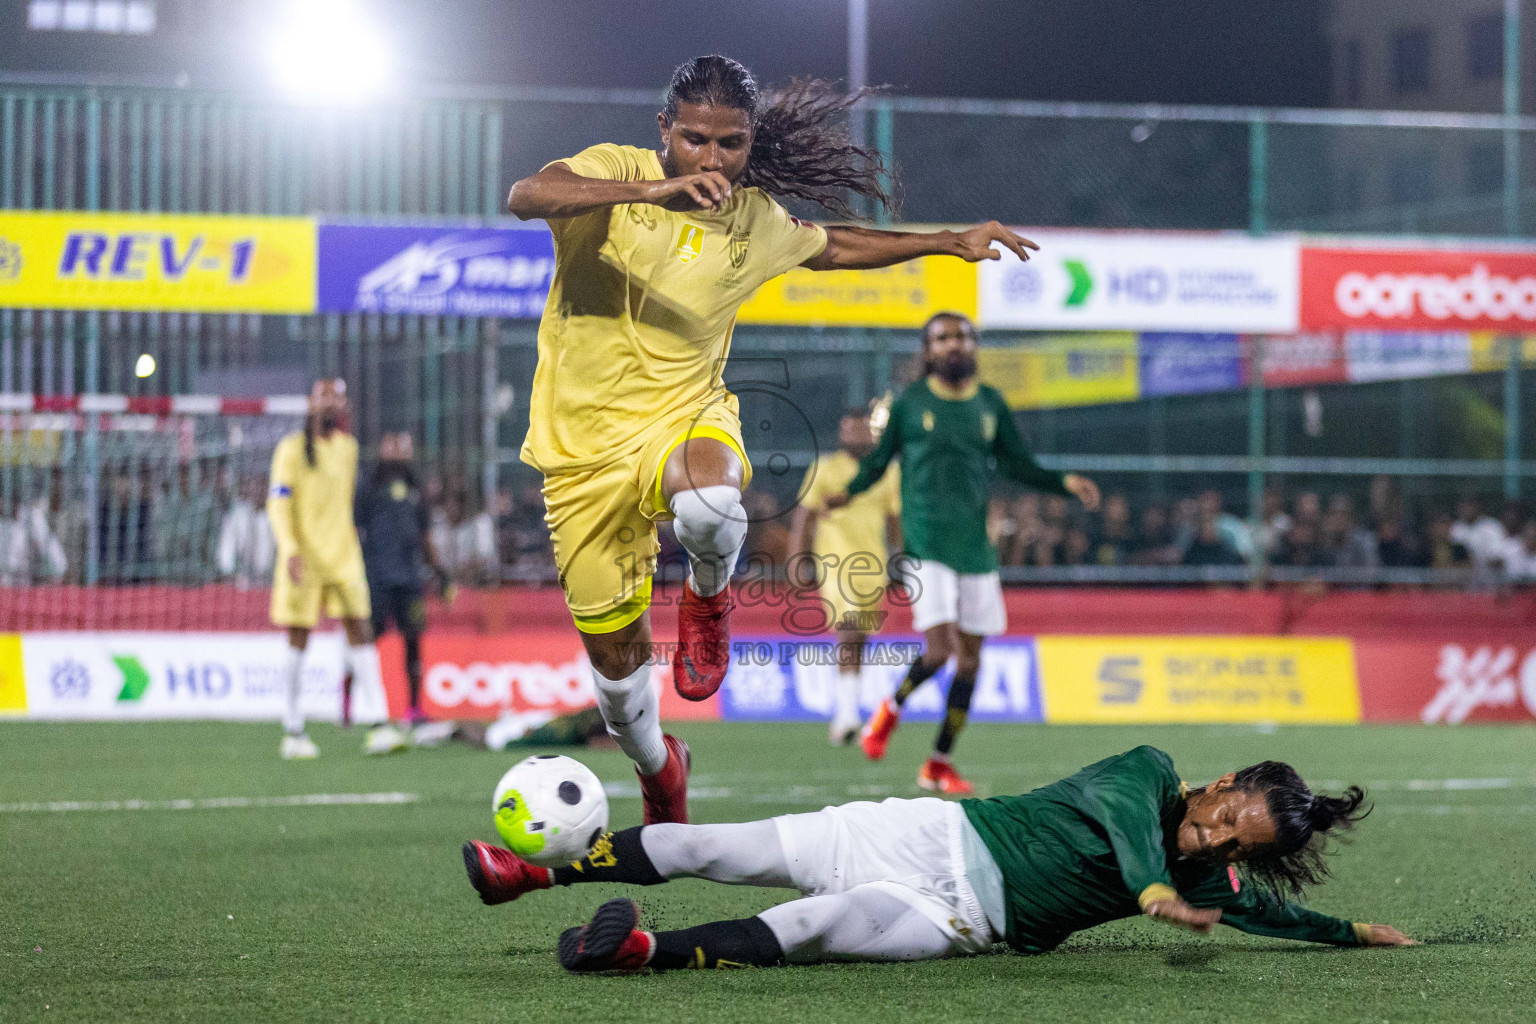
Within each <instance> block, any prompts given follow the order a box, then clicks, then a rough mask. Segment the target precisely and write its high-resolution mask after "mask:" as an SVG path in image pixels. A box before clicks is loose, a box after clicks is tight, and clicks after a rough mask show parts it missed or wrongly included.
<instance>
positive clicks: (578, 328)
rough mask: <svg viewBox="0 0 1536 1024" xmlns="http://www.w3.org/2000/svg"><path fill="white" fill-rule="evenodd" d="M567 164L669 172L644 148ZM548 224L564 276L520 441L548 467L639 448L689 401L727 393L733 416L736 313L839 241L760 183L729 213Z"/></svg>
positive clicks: (628, 211) (601, 174)
mask: <svg viewBox="0 0 1536 1024" xmlns="http://www.w3.org/2000/svg"><path fill="white" fill-rule="evenodd" d="M557 162H558V163H563V164H565V165H566V166H567V167H569V168H570V169H571V170H572V171H574V172H576V173H577V174H580V175H582V176H583V177H588V178H605V179H609V180H614V181H646V180H657V179H660V178H662V177H664V176H665V175H664V174H663V172H662V169H661V161H660V159H659V158H658V157H657V154H656V153H655V151H653V150H649V149H637V148H635V147H633V146H615V145H611V144H603V145H600V146H593V147H592V148H590V149H586V150H583V151H582V152H580V153H578V154H577V155H576V156H574V157H569V158H567V159H565V160H561V161H557ZM549 225H550V230H551V231H552V232H553V233H554V236H555V275H554V280H553V281H552V282H551V284H550V289H549V302H548V304H547V305H546V306H545V307H544V317H543V319H542V320H541V321H540V323H539V362H538V368H537V369H536V370H535V371H534V375H533V392H532V395H531V397H530V404H531V409H530V413H529V425H528V435H527V438H526V439H525V440H524V442H523V450H522V459H523V461H524V462H526V463H528V464H529V465H531V466H534V467H536V468H538V469H540V470H542V471H544V472H546V473H547V472H551V471H555V470H569V469H580V468H582V467H583V466H590V465H593V464H595V463H599V462H602V461H605V460H607V459H610V458H612V457H614V456H621V455H625V454H628V453H631V452H633V451H635V450H637V449H638V448H639V446H640V445H641V444H643V443H644V437H645V430H646V428H647V427H648V426H650V425H652V424H654V423H655V422H657V421H658V420H659V419H661V418H663V417H665V416H666V415H667V414H669V413H672V412H675V411H677V410H686V409H689V408H694V407H702V406H704V405H707V404H709V403H711V402H717V401H720V402H726V403H729V406H730V408H731V410H732V412H733V413H734V412H735V410H736V399H735V397H734V396H733V395H731V394H730V393H729V392H728V391H726V389H725V387H724V385H723V383H722V382H721V373H722V371H723V369H724V366H725V360H726V356H727V355H729V353H730V348H731V331H732V329H733V328H734V326H735V323H736V310H737V309H738V308H739V307H740V306H741V304H742V303H743V302H745V301H746V300H747V299H749V298H750V297H751V296H752V293H753V292H754V291H756V290H757V288H758V286H759V285H761V284H762V283H763V282H764V281H767V280H769V279H770V278H773V277H777V276H778V275H779V274H782V273H784V272H785V271H786V270H789V269H790V268H791V267H796V266H799V265H800V264H801V263H804V262H805V261H806V260H808V259H810V258H811V257H812V256H815V255H816V254H817V253H819V252H821V251H822V249H824V248H826V244H827V233H826V231H825V230H823V229H822V228H820V227H818V226H817V225H814V224H808V223H805V222H802V221H799V220H796V219H795V218H793V217H791V216H790V215H789V213H788V212H787V211H786V210H785V209H784V208H783V207H782V206H780V205H779V204H778V203H776V202H774V201H773V199H772V198H770V197H769V195H768V194H767V193H766V192H764V191H762V190H761V189H757V188H735V189H732V190H731V198H730V201H729V202H727V203H726V205H725V207H724V209H722V210H721V211H720V212H719V213H706V212H701V211H696V212H691V213H673V212H672V211H670V210H664V209H662V208H661V207H659V206H653V205H651V204H649V203H629V204H624V205H620V206H613V207H605V208H603V209H600V210H595V211H593V212H591V213H587V214H583V215H581V216H579V217H569V218H561V219H554V220H551V221H550V222H549Z"/></svg>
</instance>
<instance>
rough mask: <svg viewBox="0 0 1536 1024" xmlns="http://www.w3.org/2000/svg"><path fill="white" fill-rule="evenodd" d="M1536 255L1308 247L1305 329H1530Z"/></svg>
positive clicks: (1535, 316)
mask: <svg viewBox="0 0 1536 1024" xmlns="http://www.w3.org/2000/svg"><path fill="white" fill-rule="evenodd" d="M1533 326H1536V251H1532V252H1463V251H1456V250H1450V249H1348V248H1332V249H1330V248H1313V247H1310V246H1309V247H1303V249H1302V251H1301V328H1302V330H1304V331H1312V330H1326V329H1330V328H1334V329H1337V328H1350V327H1355V328H1366V329H1378V330H1429V331H1447V330H1474V331H1525V330H1528V329H1530V328H1531V327H1533Z"/></svg>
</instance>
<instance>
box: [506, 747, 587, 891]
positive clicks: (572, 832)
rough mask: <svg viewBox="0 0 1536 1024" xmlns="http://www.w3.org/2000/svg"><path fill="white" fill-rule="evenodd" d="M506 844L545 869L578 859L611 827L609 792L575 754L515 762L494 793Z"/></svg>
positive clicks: (545, 755) (542, 756) (544, 755)
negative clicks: (609, 825) (573, 755)
mask: <svg viewBox="0 0 1536 1024" xmlns="http://www.w3.org/2000/svg"><path fill="white" fill-rule="evenodd" d="M491 813H492V814H494V815H495V816H496V831H497V832H500V833H501V838H502V840H503V841H504V842H506V844H507V848H508V849H509V850H511V851H512V852H513V853H515V854H517V855H518V856H519V857H521V858H523V860H526V861H527V862H528V863H530V864H537V865H538V866H539V867H541V868H557V867H564V866H565V865H567V864H570V863H572V862H574V861H578V860H580V859H581V858H583V857H585V856H586V855H587V851H588V850H590V849H592V844H593V843H596V842H597V841H598V840H599V839H601V838H602V835H603V833H604V832H606V831H607V830H608V794H606V793H604V792H603V784H602V783H601V782H599V781H598V780H597V776H596V775H593V774H592V770H591V769H590V768H588V767H587V766H586V765H584V764H582V763H581V762H580V761H577V760H576V759H575V758H570V757H564V756H562V755H560V754H537V755H535V756H533V757H530V758H526V759H524V760H522V761H519V762H518V763H517V764H515V765H513V766H512V768H511V770H510V771H508V772H507V774H505V775H503V776H502V777H501V781H500V782H498V783H496V791H495V792H494V793H492V794H491Z"/></svg>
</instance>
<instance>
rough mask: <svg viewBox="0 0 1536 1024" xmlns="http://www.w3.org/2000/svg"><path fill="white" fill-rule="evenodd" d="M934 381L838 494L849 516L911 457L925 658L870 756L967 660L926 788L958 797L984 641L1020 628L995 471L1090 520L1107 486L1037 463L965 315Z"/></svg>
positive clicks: (938, 341) (915, 592)
mask: <svg viewBox="0 0 1536 1024" xmlns="http://www.w3.org/2000/svg"><path fill="white" fill-rule="evenodd" d="M923 368H924V370H925V371H926V376H925V377H924V378H923V379H922V380H920V381H918V382H917V383H915V384H913V385H912V386H911V387H909V388H907V389H906V390H905V391H903V392H902V393H901V397H899V398H898V399H896V402H895V404H894V405H892V406H891V416H890V422H889V423H888V425H887V426H886V428H885V432H884V433H882V434H881V435H880V443H879V444H878V445H877V446H876V447H875V450H874V451H872V452H871V453H870V454H869V455H867V456H865V457H864V459H863V461H862V462H861V463H860V464H859V471H858V473H857V474H856V475H855V476H854V478H853V479H852V480H851V481H850V482H849V483H848V488H847V493H846V494H838V495H832V496H830V497H829V498H828V499H827V501H826V504H827V506H828V507H829V508H839V507H841V506H842V505H844V504H846V503H847V502H848V500H849V498H850V497H851V496H854V495H858V494H860V493H862V492H864V491H866V490H868V489H869V488H871V487H873V486H874V485H875V484H876V483H877V482H879V480H880V477H881V476H882V475H884V473H885V470H886V467H887V466H889V465H890V463H891V460H892V459H894V458H896V457H898V456H899V457H900V458H901V529H902V535H903V536H904V538H905V552H906V555H907V558H908V560H909V561H908V569H909V571H908V573H907V580H906V583H907V588H908V590H909V591H910V592H911V594H912V627H913V628H914V629H916V630H917V631H918V632H920V633H922V634H923V640H924V645H923V654H922V657H920V658H918V660H916V661H914V662H913V663H912V666H911V668H910V669H908V671H907V677H906V678H905V679H904V680H902V683H901V686H900V687H899V688H898V689H897V690H896V693H895V694H894V695H893V696H891V697H888V698H887V699H886V700H884V701H883V702H881V704H880V706H879V707H878V708H876V709H875V713H874V715H872V716H871V717H870V720H869V724H868V725H867V726H865V728H864V735H863V737H862V740H861V742H862V745H863V748H864V754H865V756H866V757H868V758H870V759H871V760H874V761H878V760H880V758H882V757H884V756H885V747H886V744H887V743H889V742H890V739H891V733H893V732H895V731H896V723H897V721H898V720H899V719H900V717H901V706H902V704H903V703H904V702H905V701H906V699H907V698H908V697H909V696H911V695H912V691H914V690H916V689H917V688H918V687H919V686H921V685H922V684H923V683H924V682H926V681H927V680H928V678H929V677H930V676H932V675H933V674H934V673H936V672H938V671H939V669H941V668H943V667H944V664H945V663H946V662H947V661H949V659H950V658H951V657H953V658H954V659H955V677H954V679H953V680H952V681H951V682H950V684H949V698H948V700H947V701H946V702H945V703H946V707H945V712H944V722H943V724H942V725H941V726H940V727H939V735H938V739H937V740H936V741H935V742H934V746H933V753H932V755H931V756H930V757H929V758H928V761H927V763H926V764H924V765H923V767H922V769H921V771H919V772H918V776H917V784H918V785H919V786H921V787H922V788H923V789H928V790H934V791H937V792H940V793H944V794H946V795H950V796H965V795H968V794H969V793H971V792H972V786H971V784H970V783H969V782H966V781H965V779H964V778H962V777H961V776H960V773H959V772H957V771H956V770H955V768H954V766H953V765H952V764H951V763H950V760H949V757H950V752H951V751H952V750H953V749H954V745H955V737H956V736H958V735H959V733H960V730H961V729H963V728H964V727H965V721H966V717H967V715H969V714H970V710H971V695H972V693H974V692H975V690H976V673H977V671H978V670H979V669H980V667H981V644H982V641H983V639H984V638H986V637H989V636H996V635H998V634H999V633H1001V632H1003V631H1004V630H1005V629H1006V628H1007V626H1008V614H1007V608H1006V606H1005V605H1004V604H1003V588H1002V583H1001V582H1000V581H999V579H998V576H997V548H996V546H994V545H993V543H992V541H991V540H990V539H989V538H988V537H987V492H988V490H989V488H990V486H991V483H992V477H993V475H994V472H996V473H1001V474H1002V475H1003V476H1005V477H1007V478H1008V479H1009V480H1012V481H1014V482H1015V483H1020V484H1023V485H1024V486H1025V487H1033V488H1035V489H1036V490H1040V491H1046V492H1049V493H1051V494H1060V495H1063V496H1066V497H1074V496H1075V497H1076V498H1078V499H1079V500H1080V501H1082V503H1083V507H1084V508H1086V509H1088V510H1089V511H1090V512H1091V511H1093V510H1094V509H1095V508H1097V507H1098V505H1099V489H1098V487H1096V486H1095V485H1094V483H1093V481H1092V480H1090V479H1088V478H1087V477H1085V476H1079V475H1078V474H1076V473H1067V474H1061V473H1053V472H1051V471H1050V470H1048V469H1045V468H1044V467H1042V466H1041V465H1040V463H1038V462H1036V461H1035V457H1034V456H1033V455H1031V454H1030V452H1029V449H1028V448H1026V447H1025V446H1024V438H1023V437H1022V436H1020V434H1019V428H1018V424H1016V423H1015V422H1014V420H1013V413H1012V412H1010V411H1009V409H1008V403H1007V402H1006V401H1004V399H1003V396H1002V395H1001V394H999V393H998V392H997V391H996V390H994V389H992V388H989V387H987V386H986V385H985V384H981V383H979V382H978V381H977V380H976V328H975V325H973V324H972V323H971V321H970V318H968V317H965V316H962V315H961V314H959V313H936V314H934V315H933V316H931V317H929V319H928V323H927V324H926V325H924V327H923Z"/></svg>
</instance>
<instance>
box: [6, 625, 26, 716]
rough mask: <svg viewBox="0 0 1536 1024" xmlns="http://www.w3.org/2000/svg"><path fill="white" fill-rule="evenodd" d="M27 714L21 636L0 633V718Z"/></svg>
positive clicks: (18, 634)
mask: <svg viewBox="0 0 1536 1024" xmlns="http://www.w3.org/2000/svg"><path fill="white" fill-rule="evenodd" d="M26 713H27V681H26V677H25V676H23V675H22V668H21V634H20V633H0V717H4V716H6V715H24V714H26Z"/></svg>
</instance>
